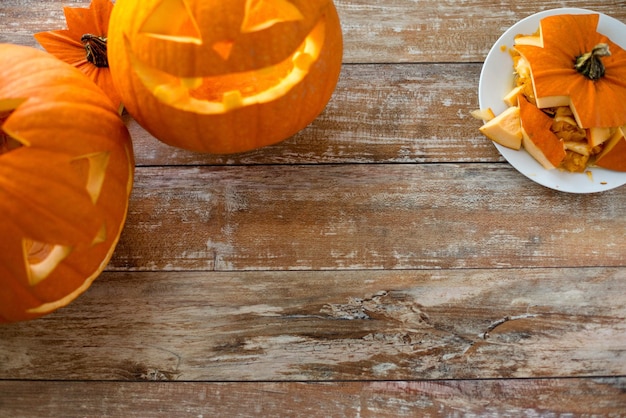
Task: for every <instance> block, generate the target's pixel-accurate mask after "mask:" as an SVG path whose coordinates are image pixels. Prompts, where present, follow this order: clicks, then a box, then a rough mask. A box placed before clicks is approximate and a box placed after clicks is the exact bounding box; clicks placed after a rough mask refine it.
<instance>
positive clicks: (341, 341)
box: [0, 268, 626, 381]
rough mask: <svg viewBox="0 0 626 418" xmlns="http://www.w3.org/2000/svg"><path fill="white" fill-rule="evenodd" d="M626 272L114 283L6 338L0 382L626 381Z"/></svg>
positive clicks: (191, 277) (269, 276) (222, 277)
mask: <svg viewBox="0 0 626 418" xmlns="http://www.w3.org/2000/svg"><path fill="white" fill-rule="evenodd" d="M625 317H626V272H625V270H624V269H623V268H588V269H580V268H579V269H565V268H559V269H512V270H494V269H488V270H475V269H472V270H425V271H417V270H408V271H396V272H389V271H344V272H339V271H327V272H319V271H317V272H295V271H289V272H234V273H213V272H197V273H196V272H178V273H166V272H156V273H150V272H146V273H127V272H123V273H106V274H105V275H103V276H102V277H100V278H99V279H98V280H97V281H96V283H95V284H94V285H93V286H92V287H91V288H90V290H89V291H88V292H87V293H86V294H85V295H83V296H82V297H81V298H80V299H79V300H77V301H76V302H74V303H72V304H71V305H69V306H68V307H67V308H64V309H63V310H61V311H60V312H57V313H56V314H54V315H51V316H49V317H46V318H44V319H41V320H37V321H31V322H27V323H20V324H13V325H8V326H3V327H2V328H0V341H1V343H0V379H38V380H46V379H53V380H64V379H70V380H73V379H75V380H85V379H89V380H152V379H155V380H185V381H203V380H220V381H246V380H250V381H259V380H263V381H267V380H279V381H284V380H316V381H318V380H319V381H326V380H333V381H337V380H383V379H385V380H386V379H388V380H399V379H450V378H451V377H454V378H467V379H475V378H502V377H520V378H529V377H549V376H570V377H571V376H579V377H584V376H598V377H601V376H619V375H626V321H624V318H625Z"/></svg>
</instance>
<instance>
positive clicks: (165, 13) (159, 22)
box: [139, 0, 202, 45]
mask: <svg viewBox="0 0 626 418" xmlns="http://www.w3.org/2000/svg"><path fill="white" fill-rule="evenodd" d="M139 33H143V34H146V35H148V36H151V37H154V38H161V39H168V40H170V41H173V42H182V43H192V44H197V45H201V44H202V36H201V35H200V30H199V29H198V24H197V23H196V20H195V19H194V17H193V15H192V14H191V11H190V10H189V6H188V5H187V3H186V2H185V1H184V0H164V1H162V2H160V3H158V4H157V6H156V7H155V8H154V10H153V11H152V12H151V13H150V15H149V16H148V18H147V19H146V20H145V21H144V23H143V25H142V26H141V28H140V29H139Z"/></svg>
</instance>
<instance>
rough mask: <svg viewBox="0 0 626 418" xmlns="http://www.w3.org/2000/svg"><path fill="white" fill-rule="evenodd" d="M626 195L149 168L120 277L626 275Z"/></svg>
mask: <svg viewBox="0 0 626 418" xmlns="http://www.w3.org/2000/svg"><path fill="white" fill-rule="evenodd" d="M625 193H626V189H625V188H618V189H615V190H612V191H608V192H605V193H601V194H590V195H571V194H563V193H559V192H555V191H551V190H549V189H545V188H543V187H536V185H534V184H533V183H532V182H531V181H530V180H528V179H526V178H525V177H523V176H522V175H520V174H519V173H517V172H516V171H515V170H513V169H512V168H510V167H509V166H508V165H505V164H489V165H488V164H461V165H456V164H426V165H423V164H417V165H414V164H407V165H403V164H395V165H389V164H376V165H368V164H364V165H304V166H293V165H277V166H260V167H257V166H237V167H187V168H185V167H175V168H164V167H154V168H141V169H138V170H137V176H136V185H135V190H134V195H133V199H132V202H131V208H130V215H129V218H128V222H127V225H126V228H125V230H124V232H123V235H122V239H121V241H120V243H119V245H118V249H117V251H116V254H115V256H114V258H113V261H112V264H111V268H113V269H122V270H285V269H298V270H322V269H416V268H483V267H493V268H498V267H561V266H624V254H626V239H624V234H625V233H626V199H625Z"/></svg>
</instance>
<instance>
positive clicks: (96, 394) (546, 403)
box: [0, 378, 626, 418]
mask: <svg viewBox="0 0 626 418" xmlns="http://www.w3.org/2000/svg"><path fill="white" fill-rule="evenodd" d="M625 387H626V379H624V378H606V379H540V380H535V379H533V380H498V381H494V380H486V381H481V380H478V381H476V380H474V381H420V382H388V381H383V382H372V383H360V382H342V383H337V384H328V383H287V382H277V383H269V382H268V383H191V382H180V383H172V382H155V383H152V384H149V385H145V384H141V385H140V384H134V383H120V382H111V383H101V382H98V383H95V382H24V381H17V382H0V411H4V413H6V416H14V417H17V416H28V417H32V418H36V417H45V418H47V417H50V416H64V417H73V416H81V417H82V416H98V417H104V416H119V417H122V416H123V417H128V418H132V417H145V416H150V417H155V418H156V417H167V418H169V417H173V416H176V417H194V418H197V417H212V416H237V417H240V418H245V417H251V418H256V417H260V416H262V417H285V416H289V417H307V418H308V417H370V416H375V417H394V418H395V417H414V416H416V414H417V415H420V416H458V415H459V414H461V412H462V413H463V414H465V416H467V415H472V416H526V417H535V416H595V417H609V416H621V415H622V414H623V412H624V410H625V409H626V393H625V392H624V388H625Z"/></svg>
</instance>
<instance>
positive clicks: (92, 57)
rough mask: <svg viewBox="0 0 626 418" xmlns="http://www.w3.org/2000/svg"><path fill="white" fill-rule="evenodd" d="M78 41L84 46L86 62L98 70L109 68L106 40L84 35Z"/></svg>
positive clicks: (101, 37)
mask: <svg viewBox="0 0 626 418" xmlns="http://www.w3.org/2000/svg"><path fill="white" fill-rule="evenodd" d="M80 41H81V42H82V43H83V45H84V46H85V52H86V53H87V61H89V62H90V63H92V64H93V65H95V66H96V67H98V68H106V67H108V66H109V60H108V58H107V38H105V37H103V36H96V35H92V34H90V33H86V34H84V35H83V36H82V37H81V38H80Z"/></svg>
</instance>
